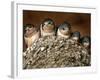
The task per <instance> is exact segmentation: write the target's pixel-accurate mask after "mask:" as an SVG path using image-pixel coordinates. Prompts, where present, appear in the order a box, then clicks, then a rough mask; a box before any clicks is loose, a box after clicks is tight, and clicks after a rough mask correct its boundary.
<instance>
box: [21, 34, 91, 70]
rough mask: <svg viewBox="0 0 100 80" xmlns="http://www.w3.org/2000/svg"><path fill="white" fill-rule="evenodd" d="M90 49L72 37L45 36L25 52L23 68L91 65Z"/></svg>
mask: <svg viewBox="0 0 100 80" xmlns="http://www.w3.org/2000/svg"><path fill="white" fill-rule="evenodd" d="M90 60H91V55H90V53H89V50H87V49H86V48H84V47H83V46H82V45H81V44H80V43H75V42H74V41H73V40H72V39H65V38H58V37H55V36H51V37H43V38H40V39H39V40H38V41H36V42H34V43H33V45H32V46H31V47H30V48H28V49H27V50H26V51H25V52H24V53H23V69H36V68H60V67H79V66H81V67H82V66H90V65H91V64H90Z"/></svg>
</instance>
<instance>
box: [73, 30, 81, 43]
mask: <svg viewBox="0 0 100 80" xmlns="http://www.w3.org/2000/svg"><path fill="white" fill-rule="evenodd" d="M72 40H74V41H75V43H78V42H79V41H80V32H78V31H76V32H73V33H72Z"/></svg>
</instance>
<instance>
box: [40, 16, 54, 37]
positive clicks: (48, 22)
mask: <svg viewBox="0 0 100 80" xmlns="http://www.w3.org/2000/svg"><path fill="white" fill-rule="evenodd" d="M40 30H41V36H42V37H44V36H54V35H55V24H54V21H53V20H52V19H50V18H47V19H45V20H44V21H43V22H42V24H41V25H40Z"/></svg>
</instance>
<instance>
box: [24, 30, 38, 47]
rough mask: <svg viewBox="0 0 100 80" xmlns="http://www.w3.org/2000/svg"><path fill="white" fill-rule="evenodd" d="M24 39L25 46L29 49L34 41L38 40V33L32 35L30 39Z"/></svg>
mask: <svg viewBox="0 0 100 80" xmlns="http://www.w3.org/2000/svg"><path fill="white" fill-rule="evenodd" d="M24 39H25V43H26V44H27V46H28V47H30V46H31V45H32V43H33V42H34V41H36V40H38V39H39V32H37V33H36V34H34V35H32V37H24Z"/></svg>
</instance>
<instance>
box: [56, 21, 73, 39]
mask: <svg viewBox="0 0 100 80" xmlns="http://www.w3.org/2000/svg"><path fill="white" fill-rule="evenodd" d="M57 36H58V37H64V38H66V39H68V38H69V37H70V36H71V25H70V24H69V23H68V22H64V23H62V24H61V25H60V26H59V27H58V30H57Z"/></svg>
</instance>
